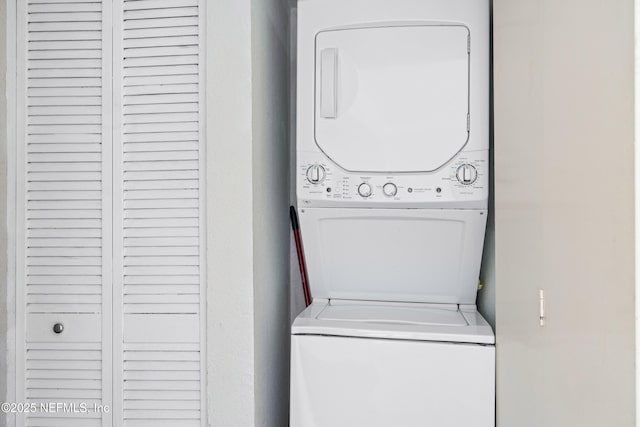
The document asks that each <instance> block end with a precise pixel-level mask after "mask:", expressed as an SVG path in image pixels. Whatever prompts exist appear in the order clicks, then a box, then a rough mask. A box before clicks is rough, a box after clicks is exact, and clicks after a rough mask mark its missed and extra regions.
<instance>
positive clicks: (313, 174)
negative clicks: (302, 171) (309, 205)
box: [307, 164, 327, 184]
mask: <svg viewBox="0 0 640 427" xmlns="http://www.w3.org/2000/svg"><path fill="white" fill-rule="evenodd" d="M326 176H327V171H326V170H325V168H324V166H322V165H317V164H316V165H311V166H309V168H308V169H307V180H308V181H309V182H310V183H312V184H320V183H321V182H322V181H324V179H325V177H326Z"/></svg>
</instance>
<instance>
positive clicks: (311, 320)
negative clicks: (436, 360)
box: [291, 300, 495, 344]
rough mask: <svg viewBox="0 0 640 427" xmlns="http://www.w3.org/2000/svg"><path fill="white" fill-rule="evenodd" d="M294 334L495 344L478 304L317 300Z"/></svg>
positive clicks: (294, 325)
mask: <svg viewBox="0 0 640 427" xmlns="http://www.w3.org/2000/svg"><path fill="white" fill-rule="evenodd" d="M291 331H292V332H291V333H292V334H293V335H329V336H341V337H359V338H382V339H401V340H417V341H438V342H465V343H474V344H494V343H495V337H494V334H493V331H492V330H491V326H489V324H488V323H487V322H486V320H484V319H483V318H482V316H481V315H480V314H479V313H478V312H477V310H476V309H475V306H458V305H455V304H419V303H389V302H371V301H347V300H330V301H329V300H314V302H313V304H311V306H309V307H308V308H307V309H306V310H305V311H303V312H302V313H301V314H300V315H299V316H298V317H297V318H296V320H295V321H294V323H293V327H292V330H291Z"/></svg>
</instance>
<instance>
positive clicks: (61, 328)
mask: <svg viewBox="0 0 640 427" xmlns="http://www.w3.org/2000/svg"><path fill="white" fill-rule="evenodd" d="M62 331H64V325H63V324H62V323H56V324H55V325H53V332H55V333H56V334H61V333H62Z"/></svg>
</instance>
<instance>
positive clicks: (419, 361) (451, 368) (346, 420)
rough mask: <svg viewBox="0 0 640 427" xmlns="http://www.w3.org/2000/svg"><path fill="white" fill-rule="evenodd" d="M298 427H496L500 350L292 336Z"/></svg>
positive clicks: (293, 393) (293, 411)
mask: <svg viewBox="0 0 640 427" xmlns="http://www.w3.org/2000/svg"><path fill="white" fill-rule="evenodd" d="M291 347H292V364H291V399H292V402H291V426H292V427H352V426H367V427H388V426H402V427H423V426H425V425H429V426H434V427H460V426H473V427H493V426H494V425H495V424H494V422H495V416H494V406H495V405H494V403H495V398H494V395H495V385H494V375H495V362H494V360H495V359H494V358H495V347H493V346H483V345H476V344H459V343H457V344H454V343H444V342H428V341H403V340H384V339H382V340H381V339H362V338H347V337H327V336H314V335H294V336H292V343H291Z"/></svg>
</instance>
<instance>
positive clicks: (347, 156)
mask: <svg viewBox="0 0 640 427" xmlns="http://www.w3.org/2000/svg"><path fill="white" fill-rule="evenodd" d="M468 37H469V30H468V28H467V27H465V26H463V25H413V26H380V27H368V28H353V29H343V30H331V31H322V32H320V33H318V35H317V37H316V75H315V85H316V91H315V95H316V96H315V103H316V108H315V139H316V143H317V145H318V147H319V148H320V149H321V150H322V151H323V152H324V153H325V154H326V155H327V156H329V157H330V158H331V159H332V160H333V161H334V162H336V163H337V164H338V165H339V166H341V167H342V168H344V169H346V170H349V171H361V172H428V171H433V170H435V169H438V168H439V167H440V166H442V165H443V164H445V163H446V162H447V161H449V160H450V159H451V158H452V157H453V156H455V154H456V153H457V152H458V151H460V150H461V149H462V147H464V145H465V144H466V142H467V139H468V126H467V123H468V114H469V47H468V46H469V45H468V42H469V38H468Z"/></svg>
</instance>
